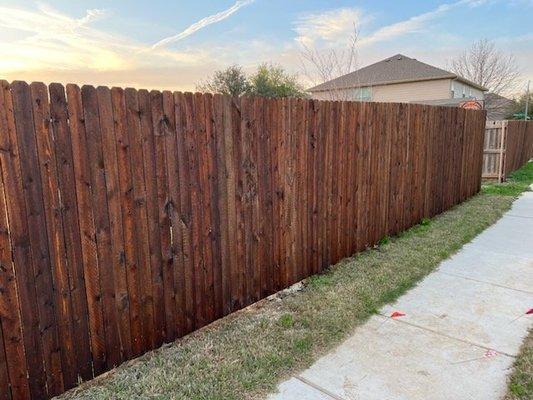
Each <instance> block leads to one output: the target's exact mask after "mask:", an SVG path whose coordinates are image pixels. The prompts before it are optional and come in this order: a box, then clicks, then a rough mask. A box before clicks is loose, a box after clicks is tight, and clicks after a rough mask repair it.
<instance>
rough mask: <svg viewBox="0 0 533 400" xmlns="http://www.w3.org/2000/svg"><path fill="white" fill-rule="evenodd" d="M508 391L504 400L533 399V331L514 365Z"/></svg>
mask: <svg viewBox="0 0 533 400" xmlns="http://www.w3.org/2000/svg"><path fill="white" fill-rule="evenodd" d="M508 389H509V390H508V392H507V396H505V399H504V400H531V399H533V329H532V330H530V331H529V336H528V337H527V338H526V341H525V342H524V344H523V345H522V348H521V350H520V355H519V356H518V358H517V359H516V361H515V363H514V371H513V374H512V375H511V377H510V378H509V387H508Z"/></svg>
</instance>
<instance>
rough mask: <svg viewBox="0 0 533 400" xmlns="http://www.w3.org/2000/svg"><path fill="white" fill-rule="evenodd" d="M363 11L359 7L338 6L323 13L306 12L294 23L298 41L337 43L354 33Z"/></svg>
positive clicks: (310, 43)
mask: <svg viewBox="0 0 533 400" xmlns="http://www.w3.org/2000/svg"><path fill="white" fill-rule="evenodd" d="M361 20H362V12H361V11H360V10H359V9H357V8H338V9H335V10H329V11H326V12H323V13H317V14H306V15H303V16H301V17H299V18H298V19H297V20H296V22H295V23H294V31H295V32H296V34H297V36H296V39H295V40H296V41H297V42H298V43H300V44H302V45H305V46H311V45H313V44H314V43H316V42H329V43H335V42H338V41H339V40H346V38H347V37H348V36H349V35H350V34H351V33H353V30H354V27H355V26H359V25H360V24H361Z"/></svg>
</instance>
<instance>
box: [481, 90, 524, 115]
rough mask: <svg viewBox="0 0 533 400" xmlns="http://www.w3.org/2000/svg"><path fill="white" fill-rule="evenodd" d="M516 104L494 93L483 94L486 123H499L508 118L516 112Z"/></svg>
mask: <svg viewBox="0 0 533 400" xmlns="http://www.w3.org/2000/svg"><path fill="white" fill-rule="evenodd" d="M516 106H517V104H516V102H515V101H514V100H511V99H508V98H506V97H503V96H500V95H499V94H496V93H487V94H485V109H486V110H487V120H488V121H501V120H504V119H506V118H509V116H510V115H511V114H513V112H514V111H515V110H516Z"/></svg>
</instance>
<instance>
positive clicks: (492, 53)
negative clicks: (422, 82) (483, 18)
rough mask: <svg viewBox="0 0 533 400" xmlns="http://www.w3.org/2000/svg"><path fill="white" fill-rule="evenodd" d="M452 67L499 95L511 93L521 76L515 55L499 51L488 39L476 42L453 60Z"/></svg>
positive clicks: (460, 74) (456, 71)
mask: <svg viewBox="0 0 533 400" xmlns="http://www.w3.org/2000/svg"><path fill="white" fill-rule="evenodd" d="M450 68H451V70H452V71H453V72H454V73H456V74H457V75H459V76H461V77H463V78H465V79H468V80H470V81H472V82H474V83H477V84H478V85H481V86H484V87H486V88H487V89H489V91H490V92H491V93H496V94H499V95H504V94H510V93H511V92H512V91H513V90H514V89H515V88H516V84H517V80H518V77H519V76H520V71H519V70H518V67H517V63H516V60H515V58H514V56H513V55H505V54H503V53H501V52H499V51H498V50H497V49H496V46H495V45H494V42H491V41H490V40H488V39H481V40H478V41H477V42H474V43H473V44H472V46H471V47H470V48H469V49H468V50H465V51H464V52H463V53H462V54H461V55H459V56H458V57H457V58H455V59H453V60H451V66H450Z"/></svg>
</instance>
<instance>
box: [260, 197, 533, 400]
mask: <svg viewBox="0 0 533 400" xmlns="http://www.w3.org/2000/svg"><path fill="white" fill-rule="evenodd" d="M532 307H533V192H528V193H525V194H524V195H522V196H521V197H520V198H519V199H518V200H517V201H516V202H515V203H514V204H513V207H512V209H511V210H510V211H509V212H507V213H506V214H505V215H504V217H503V218H502V219H501V220H499V221H498V222H497V223H496V224H495V225H493V226H492V227H490V228H489V229H487V230H486V231H484V232H483V233H482V234H480V235H479V236H478V237H476V238H475V239H474V240H473V241H472V242H470V243H469V244H467V245H465V246H464V247H463V249H462V250H461V251H460V252H459V253H457V254H456V255H455V256H453V257H452V258H450V259H448V260H446V261H444V262H443V263H442V264H441V265H440V266H439V268H438V270H437V271H436V272H434V273H432V274H431V275H429V276H428V277H427V278H426V279H424V280H423V281H422V282H421V283H420V284H419V285H418V286H417V287H416V288H414V289H413V290H411V291H410V292H408V293H407V294H405V295H404V296H402V297H401V298H400V299H398V301H397V302H396V303H395V304H393V305H389V306H386V307H384V308H383V309H382V310H381V312H380V315H377V316H374V317H372V318H371V319H370V320H369V321H368V322H367V323H366V324H364V325H363V326H361V327H359V328H358V329H357V330H356V331H355V332H354V334H353V336H351V337H350V338H349V339H348V340H346V341H345V342H344V343H343V344H342V345H340V346H339V347H338V348H337V349H336V350H334V351H333V352H331V353H329V354H328V355H326V356H324V357H322V358H321V359H319V360H318V361H317V362H316V363H315V364H314V365H313V366H312V367H311V368H309V369H308V370H306V371H304V372H302V373H301V374H300V375H298V376H295V377H293V378H291V379H290V380H288V381H285V382H283V383H282V384H281V385H280V386H279V387H278V390H279V392H278V393H277V394H273V395H271V396H269V399H270V400H331V399H342V400H356V399H357V400H399V399H402V400H418V399H420V400H427V399H433V400H439V399H442V400H444V399H446V400H453V399H461V400H465V399H476V400H477V399H479V400H489V399H500V398H501V397H502V396H503V395H504V394H505V392H506V388H507V381H506V379H507V375H508V374H509V373H510V367H511V366H512V364H513V361H514V358H515V356H516V355H517V353H518V351H519V348H520V345H521V343H522V341H523V339H524V338H525V337H526V335H527V331H528V328H529V327H530V326H531V324H532V322H533V316H531V315H529V316H526V315H525V313H526V311H527V310H529V309H531V308H532ZM396 311H397V312H401V313H403V314H405V316H401V317H396V318H391V317H390V316H391V314H392V313H393V312H396Z"/></svg>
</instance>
